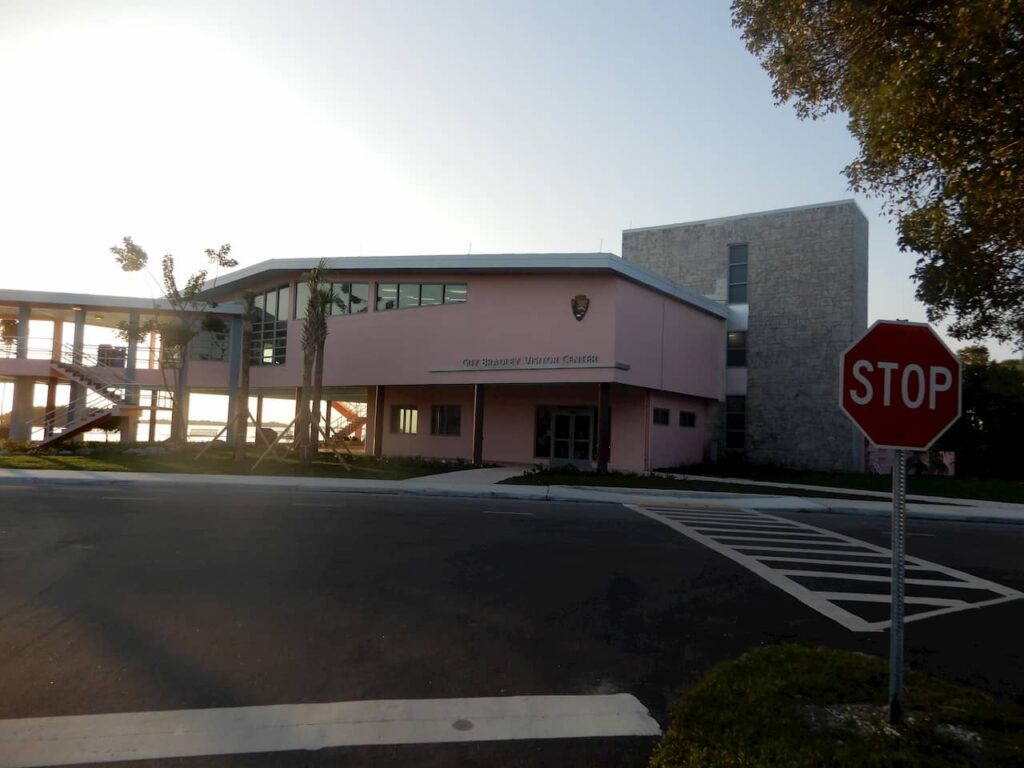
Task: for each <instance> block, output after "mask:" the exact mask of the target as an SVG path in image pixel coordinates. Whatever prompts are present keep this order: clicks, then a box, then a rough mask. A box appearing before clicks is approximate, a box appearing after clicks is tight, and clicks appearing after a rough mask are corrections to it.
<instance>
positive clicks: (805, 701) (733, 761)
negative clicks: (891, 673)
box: [650, 645, 1024, 768]
mask: <svg viewBox="0 0 1024 768" xmlns="http://www.w3.org/2000/svg"><path fill="white" fill-rule="evenodd" d="M887 691H888V665H887V664H886V662H884V661H882V660H881V659H876V658H873V657H870V656H865V655H862V654H858V653H851V652H848V651H837V650H832V649H828V648H808V647H803V646H797V645H778V646H772V647H768V648H761V649H757V650H754V651H751V652H750V653H748V654H746V655H745V656H743V657H742V658H741V659H739V660H738V661H733V662H729V663H727V664H723V665H720V666H718V667H716V668H714V669H712V670H711V671H710V672H709V673H708V674H707V675H706V676H705V677H704V678H703V680H701V682H700V683H698V684H697V686H696V687H694V689H693V690H691V691H690V692H689V693H688V694H687V695H686V696H685V698H683V700H682V701H681V702H680V704H679V706H678V707H677V709H676V713H675V716H674V717H673V720H672V723H671V725H670V726H669V728H668V730H667V731H666V732H665V735H664V736H663V737H662V740H661V742H660V744H659V745H658V746H657V748H656V749H655V752H654V754H653V755H652V757H651V761H650V766H651V768H681V767H682V766H687V767H689V768H698V767H699V768H762V767H765V768H767V766H773V767H779V766H786V767H787V768H819V767H820V766H830V767H831V768H882V767H883V766H885V767H892V768H895V767H896V766H905V767H906V768H910V767H911V766H914V767H915V768H918V767H919V768H947V767H948V766H979V767H981V768H989V767H991V768H996V766H999V767H1000V768H1011V767H1012V766H1024V708H1021V707H1019V706H1015V705H1012V704H1007V703H1004V702H1000V701H998V700H996V699H994V698H993V697H991V696H989V695H987V694H984V693H981V692H979V691H976V690H973V689H970V688H965V687H963V686H956V685H951V684H949V683H945V682H941V681H939V680H936V679H934V678H931V677H927V676H925V675H923V674H919V673H916V672H914V671H908V673H907V675H906V714H907V716H906V719H905V723H904V724H903V725H901V726H899V727H896V728H891V727H890V726H889V725H888V721H887V708H886V706H885V702H886V694H887Z"/></svg>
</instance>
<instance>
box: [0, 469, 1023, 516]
mask: <svg viewBox="0 0 1024 768" xmlns="http://www.w3.org/2000/svg"><path fill="white" fill-rule="evenodd" d="M17 484H29V485H51V486H52V485H110V486H112V485H157V486H176V485H183V484H188V485H211V486H213V485H215V486H221V487H224V486H227V487H231V486H235V487H248V488H253V487H257V488H276V489H285V490H295V491H323V492H329V493H363V494H380V495H401V496H446V497H450V498H483V499H511V500H514V499H519V500H524V501H565V502H590V503H605V504H652V503H653V504H671V505H673V506H678V507H681V508H686V507H705V508H706V507H708V506H718V507H734V508H742V509H755V510H759V511H763V512H806V513H829V514H839V515H869V516H876V517H887V516H888V515H889V513H890V511H891V504H890V503H889V502H883V501H877V502H876V501H848V500H844V499H823V498H801V497H796V496H770V495H755V494H739V493H709V492H707V491H674V490H666V489H654V488H651V489H643V488H614V487H601V486H570V485H551V486H543V485H495V484H451V485H444V484H442V483H439V482H437V480H436V479H435V480H431V481H429V482H424V481H420V482H417V480H415V479H413V480H344V479H338V478H323V477H283V476H278V475H268V476H260V477H251V476H243V475H206V474H170V473H148V472H89V471H84V470H74V471H67V470H59V469H38V470H27V469H0V489H2V488H3V486H4V485H17ZM907 513H908V515H909V516H910V517H912V518H914V519H919V520H938V521H948V522H973V523H1006V524H1024V512H1022V511H1021V510H1020V508H1019V507H1018V508H1013V509H1010V508H1006V507H1005V506H1000V505H993V506H991V507H989V506H987V505H986V504H985V502H979V501H971V502H968V503H965V504H963V505H958V504H955V503H951V500H948V499H947V500H946V501H945V503H944V504H942V505H934V504H920V503H913V504H908V505H907Z"/></svg>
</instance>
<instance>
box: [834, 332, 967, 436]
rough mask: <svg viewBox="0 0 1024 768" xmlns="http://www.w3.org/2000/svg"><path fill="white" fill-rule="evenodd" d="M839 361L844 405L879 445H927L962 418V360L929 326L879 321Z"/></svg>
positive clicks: (862, 428)
mask: <svg viewBox="0 0 1024 768" xmlns="http://www.w3.org/2000/svg"><path fill="white" fill-rule="evenodd" d="M839 365H840V370H841V385H840V390H839V404H840V406H841V407H842V409H843V410H844V411H846V415H847V416H849V417H850V418H851V419H853V421H854V423H855V424H856V425H857V426H858V427H860V429H861V431H862V432H863V433H864V434H865V435H867V437H868V439H869V440H870V441H871V442H873V443H874V444H875V445H877V446H879V447H881V448H906V449H910V450H917V451H923V450H926V449H927V448H929V447H930V446H931V444H932V443H934V442H935V441H936V440H937V439H938V438H939V436H940V435H941V434H942V433H943V432H945V431H946V430H947V429H948V428H949V426H950V425H951V424H952V423H953V422H954V421H956V420H957V419H958V418H959V417H960V361H959V360H958V359H957V357H956V355H954V354H953V353H952V352H951V351H950V350H949V347H947V346H946V345H945V344H944V343H943V341H942V339H940V338H939V336H938V334H936V333H935V331H933V330H932V328H931V326H929V325H926V324H924V323H904V322H893V321H890V320H878V321H876V322H875V324H874V325H872V326H871V327H870V328H868V330H867V333H865V334H864V335H863V336H861V337H860V339H858V340H857V341H855V342H854V343H853V344H852V345H851V346H850V347H849V348H848V349H847V350H846V351H845V352H843V354H842V356H841V357H840V358H839Z"/></svg>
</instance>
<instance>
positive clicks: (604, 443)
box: [597, 382, 612, 472]
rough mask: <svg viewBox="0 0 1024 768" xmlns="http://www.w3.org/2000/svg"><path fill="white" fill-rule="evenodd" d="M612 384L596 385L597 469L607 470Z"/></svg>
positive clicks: (609, 447) (610, 443)
mask: <svg viewBox="0 0 1024 768" xmlns="http://www.w3.org/2000/svg"><path fill="white" fill-rule="evenodd" d="M611 394H612V385H611V384H609V383H608V382H603V383H601V384H598V385H597V471H598V472H607V471H608V461H609V459H610V458H611V447H612V442H611V434H612V433H611V430H612V403H611Z"/></svg>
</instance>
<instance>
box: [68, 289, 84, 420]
mask: <svg viewBox="0 0 1024 768" xmlns="http://www.w3.org/2000/svg"><path fill="white" fill-rule="evenodd" d="M84 346H85V310H84V309H76V310H75V337H74V342H73V344H72V350H73V351H72V353H71V362H72V363H77V364H78V365H81V364H82V348H83V347H84ZM84 394H85V391H84V390H83V388H82V385H81V384H78V383H76V382H74V381H73V382H71V396H70V400H69V402H68V419H67V422H66V423H68V424H70V423H71V422H72V421H74V420H75V418H77V415H78V406H77V405H76V403H77V402H78V400H80V399H81V398H82V396H83V395H84Z"/></svg>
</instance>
